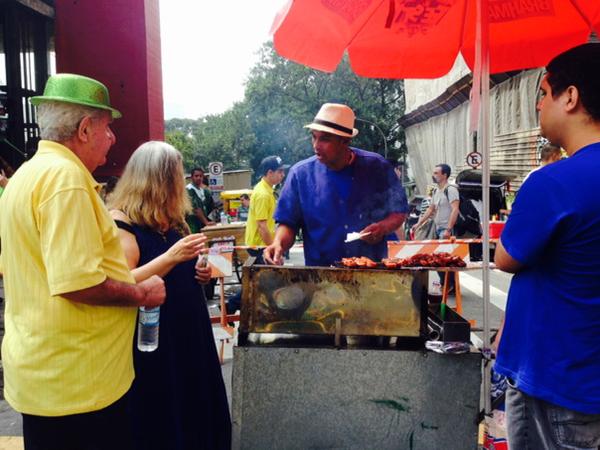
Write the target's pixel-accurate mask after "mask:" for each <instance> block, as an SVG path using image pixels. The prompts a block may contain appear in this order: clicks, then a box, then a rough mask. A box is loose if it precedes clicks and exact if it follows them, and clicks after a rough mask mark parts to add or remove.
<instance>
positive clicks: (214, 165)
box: [208, 162, 223, 175]
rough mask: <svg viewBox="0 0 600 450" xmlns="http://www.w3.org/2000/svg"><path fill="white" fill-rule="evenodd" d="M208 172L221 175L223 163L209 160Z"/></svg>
mask: <svg viewBox="0 0 600 450" xmlns="http://www.w3.org/2000/svg"><path fill="white" fill-rule="evenodd" d="M208 173H209V174H210V175H222V174H223V163H222V162H211V163H209V164H208Z"/></svg>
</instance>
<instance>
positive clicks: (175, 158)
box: [108, 141, 192, 234]
mask: <svg viewBox="0 0 600 450" xmlns="http://www.w3.org/2000/svg"><path fill="white" fill-rule="evenodd" d="M108 207H109V208H110V209H118V210H120V211H123V213H125V214H126V215H127V216H128V217H129V219H131V221H132V222H133V223H135V224H137V225H142V226H147V227H149V228H152V229H154V230H156V231H166V230H167V229H169V228H175V229H177V230H179V231H180V232H181V233H182V234H189V227H188V225H187V224H186V222H185V215H186V214H187V213H188V212H190V211H191V210H192V206H191V203H190V199H189V197H188V194H187V192H186V189H185V179H184V174H183V162H182V158H181V153H179V151H178V150H177V149H176V148H175V147H173V146H172V145H169V144H167V143H166V142H161V141H150V142H146V143H144V144H142V145H140V146H139V147H138V148H137V150H136V151H135V152H133V154H132V155H131V158H130V159H129V161H128V162H127V165H126V166H125V171H124V172H123V176H122V177H121V179H120V180H119V182H118V183H117V186H116V187H115V190H114V192H113V194H112V197H111V199H110V201H109V204H108Z"/></svg>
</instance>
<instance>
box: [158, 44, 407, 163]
mask: <svg viewBox="0 0 600 450" xmlns="http://www.w3.org/2000/svg"><path fill="white" fill-rule="evenodd" d="M325 102H336V103H345V104H347V105H349V106H350V107H352V109H353V110H354V112H355V113H356V116H357V118H358V119H362V120H363V121H360V120H357V122H356V124H355V127H356V128H358V130H359V134H358V136H357V137H356V138H354V139H353V141H352V145H353V146H356V147H359V148H363V149H365V150H371V151H376V152H378V153H380V154H382V155H383V154H384V153H385V145H384V137H385V143H386V144H387V149H388V152H387V156H388V157H389V158H394V159H397V158H399V157H401V156H402V154H403V153H404V152H405V144H404V130H402V129H401V127H400V126H399V125H398V118H399V117H401V116H402V115H403V114H404V108H405V101H404V83H403V81H402V80H387V79H368V78H361V77H358V76H356V75H355V74H354V73H353V72H352V70H351V68H350V65H349V63H348V60H347V59H346V58H344V59H343V60H342V62H341V63H340V66H339V67H338V69H337V70H336V71H335V72H334V73H331V74H327V73H324V72H319V71H317V70H313V69H310V68H308V67H305V66H302V65H299V64H296V63H294V62H291V61H288V60H286V59H284V58H281V57H280V56H279V55H277V54H276V53H275V51H274V50H273V46H272V44H270V43H267V44H265V45H264V46H263V47H262V49H261V51H260V55H259V61H258V62H257V64H256V65H255V66H254V67H253V69H252V70H251V72H250V74H249V76H248V79H247V81H246V89H245V95H244V100H243V101H242V102H239V103H236V104H235V105H234V106H233V107H232V108H231V109H229V110H227V111H225V112H224V113H222V114H215V115H209V116H206V117H202V118H200V119H198V120H191V119H171V120H169V121H167V123H166V130H167V140H168V141H169V142H171V143H172V144H173V145H175V146H176V147H177V148H179V149H180V150H181V151H182V152H183V155H184V163H185V166H186V169H188V170H189V169H190V168H191V167H193V166H197V165H200V166H206V165H207V164H208V163H209V162H210V161H222V162H223V163H224V165H225V169H226V170H231V169H237V168H247V167H251V168H252V169H254V170H255V171H256V169H257V168H258V166H259V164H260V161H261V160H262V159H263V158H264V157H265V156H268V155H280V156H281V157H283V158H284V159H285V161H286V163H290V164H293V163H295V162H297V161H299V160H301V159H304V158H306V157H308V156H310V155H312V148H311V143H310V134H309V133H308V131H307V130H306V129H304V128H303V127H304V125H305V124H307V123H309V122H310V121H311V120H312V119H313V117H314V116H315V114H316V113H317V111H318V110H319V108H320V107H321V105H322V104H323V103H325ZM365 121H366V122H365ZM370 123H373V124H375V125H377V127H378V128H379V129H378V128H377V127H375V126H373V125H371V124H370ZM379 130H381V131H379ZM382 133H383V136H382Z"/></svg>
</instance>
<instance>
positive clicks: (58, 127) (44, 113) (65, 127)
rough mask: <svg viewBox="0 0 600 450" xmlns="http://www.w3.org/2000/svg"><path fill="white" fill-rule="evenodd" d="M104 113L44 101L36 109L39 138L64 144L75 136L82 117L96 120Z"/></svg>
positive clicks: (99, 110) (69, 104)
mask: <svg viewBox="0 0 600 450" xmlns="http://www.w3.org/2000/svg"><path fill="white" fill-rule="evenodd" d="M104 114H107V112H106V111H104V110H102V109H98V108H89V107H87V106H81V105H76V104H73V103H65V102H55V101H46V102H43V103H40V104H39V105H38V107H37V123H38V126H39V127H40V137H41V138H42V139H45V140H47V141H55V142H64V141H66V140H68V139H70V138H71V137H73V136H74V135H75V132H76V131H77V127H78V126H79V123H80V122H81V121H82V120H83V118H84V117H86V116H89V117H91V118H92V119H98V118H100V117H102V115H104Z"/></svg>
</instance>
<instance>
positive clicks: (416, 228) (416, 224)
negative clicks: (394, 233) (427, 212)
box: [410, 223, 421, 233]
mask: <svg viewBox="0 0 600 450" xmlns="http://www.w3.org/2000/svg"><path fill="white" fill-rule="evenodd" d="M419 228H421V226H420V225H419V224H418V223H415V224H414V225H413V226H412V227H410V231H412V232H413V233H416V232H417V230H418V229H419Z"/></svg>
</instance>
